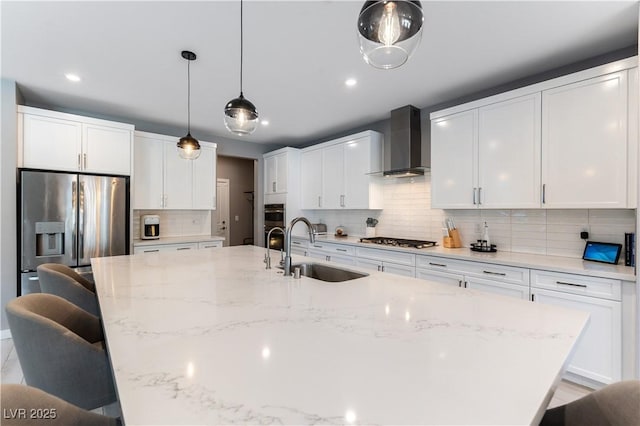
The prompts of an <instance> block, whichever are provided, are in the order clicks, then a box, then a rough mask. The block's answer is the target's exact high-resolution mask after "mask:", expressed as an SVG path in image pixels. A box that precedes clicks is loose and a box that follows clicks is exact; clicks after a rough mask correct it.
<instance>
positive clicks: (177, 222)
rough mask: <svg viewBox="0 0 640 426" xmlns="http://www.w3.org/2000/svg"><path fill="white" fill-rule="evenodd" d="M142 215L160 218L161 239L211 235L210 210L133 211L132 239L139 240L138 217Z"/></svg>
mask: <svg viewBox="0 0 640 426" xmlns="http://www.w3.org/2000/svg"><path fill="white" fill-rule="evenodd" d="M144 214H157V215H158V216H160V235H162V236H163V237H181V236H194V235H211V211H210V210H134V211H133V229H132V235H133V237H134V238H140V216H142V215H144Z"/></svg>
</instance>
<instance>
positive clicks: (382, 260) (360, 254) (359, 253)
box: [356, 247, 416, 277]
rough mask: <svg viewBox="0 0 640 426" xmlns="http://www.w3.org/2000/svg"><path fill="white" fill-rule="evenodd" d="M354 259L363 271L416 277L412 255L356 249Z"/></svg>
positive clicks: (391, 251) (413, 256) (414, 259)
mask: <svg viewBox="0 0 640 426" xmlns="http://www.w3.org/2000/svg"><path fill="white" fill-rule="evenodd" d="M356 257H357V261H356V266H360V267H362V268H365V269H369V270H372V271H379V272H387V273H389V274H395V275H403V276H405V277H415V276H416V268H415V264H416V256H415V255H414V254H412V253H403V252H399V251H393V250H379V249H370V248H366V247H358V248H356Z"/></svg>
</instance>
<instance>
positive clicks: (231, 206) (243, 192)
mask: <svg viewBox="0 0 640 426" xmlns="http://www.w3.org/2000/svg"><path fill="white" fill-rule="evenodd" d="M254 167H255V160H253V159H247V158H240V157H230V156H226V155H218V160H217V175H218V180H217V185H218V188H219V189H218V196H217V199H218V200H219V202H220V203H222V204H221V205H220V207H218V208H219V209H220V210H221V212H222V213H221V214H218V213H216V214H215V215H214V216H216V221H215V222H213V223H212V228H213V229H215V230H218V228H220V230H219V231H220V232H222V231H228V237H225V238H226V244H225V246H226V245H229V246H239V245H243V244H253V243H254V234H253V233H254V215H255V211H254V210H255V207H254V194H255V192H254V189H255V188H254V185H255V183H254ZM221 181H222V182H221ZM225 182H226V184H227V186H226V189H225ZM220 184H222V187H220V186H219V185H220ZM225 190H226V191H227V194H228V197H227V199H228V202H227V208H228V213H227V215H226V218H225V217H224V216H225V214H224V208H225V206H224V201H223V200H224V198H225V197H224V194H225ZM222 221H225V223H224V224H223V223H222ZM221 228H226V229H221Z"/></svg>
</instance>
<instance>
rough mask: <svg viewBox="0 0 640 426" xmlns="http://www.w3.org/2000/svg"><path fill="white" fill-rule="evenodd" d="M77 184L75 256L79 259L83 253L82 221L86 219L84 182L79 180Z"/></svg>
mask: <svg viewBox="0 0 640 426" xmlns="http://www.w3.org/2000/svg"><path fill="white" fill-rule="evenodd" d="M79 185H80V194H79V195H78V255H77V256H75V258H76V259H80V258H81V256H83V255H84V223H85V221H86V217H85V206H84V203H85V199H84V196H85V193H84V182H83V181H82V180H80V182H79Z"/></svg>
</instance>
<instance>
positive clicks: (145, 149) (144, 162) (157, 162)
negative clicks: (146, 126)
mask: <svg viewBox="0 0 640 426" xmlns="http://www.w3.org/2000/svg"><path fill="white" fill-rule="evenodd" d="M163 163H164V141H163V140H161V139H157V138H154V137H151V135H150V134H145V136H142V133H141V132H136V135H135V141H134V144H133V171H134V175H133V185H132V186H133V193H132V197H131V203H132V205H133V208H134V209H136V210H144V209H148V210H155V209H161V208H163V207H164V189H163V185H162V182H163V179H164V164H163Z"/></svg>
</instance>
